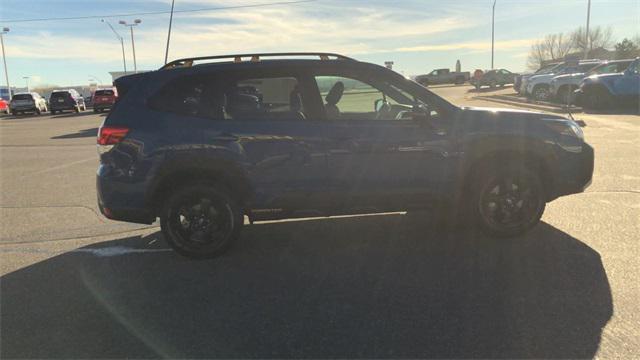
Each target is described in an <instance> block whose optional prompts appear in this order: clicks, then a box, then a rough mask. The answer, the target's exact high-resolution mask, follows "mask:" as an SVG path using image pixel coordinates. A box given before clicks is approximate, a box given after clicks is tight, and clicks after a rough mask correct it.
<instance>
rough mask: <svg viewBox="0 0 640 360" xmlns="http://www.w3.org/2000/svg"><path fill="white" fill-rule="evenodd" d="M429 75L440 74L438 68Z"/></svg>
mask: <svg viewBox="0 0 640 360" xmlns="http://www.w3.org/2000/svg"><path fill="white" fill-rule="evenodd" d="M429 75H433V76H436V75H438V70H433V71H432V72H431V73H430V74H429Z"/></svg>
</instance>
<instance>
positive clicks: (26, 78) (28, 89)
mask: <svg viewBox="0 0 640 360" xmlns="http://www.w3.org/2000/svg"><path fill="white" fill-rule="evenodd" d="M22 78H23V79H24V80H25V81H26V82H27V92H31V89H30V88H29V78H31V77H30V76H23V77H22Z"/></svg>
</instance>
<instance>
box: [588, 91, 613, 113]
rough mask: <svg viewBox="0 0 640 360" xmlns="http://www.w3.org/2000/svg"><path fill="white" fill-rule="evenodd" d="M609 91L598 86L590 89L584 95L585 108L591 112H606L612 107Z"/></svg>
mask: <svg viewBox="0 0 640 360" xmlns="http://www.w3.org/2000/svg"><path fill="white" fill-rule="evenodd" d="M611 102H612V98H611V94H609V91H607V90H606V89H604V88H602V87H600V86H598V87H591V88H588V89H587V91H586V92H585V94H584V100H583V107H585V108H587V109H591V110H605V109H607V108H609V107H610V106H611Z"/></svg>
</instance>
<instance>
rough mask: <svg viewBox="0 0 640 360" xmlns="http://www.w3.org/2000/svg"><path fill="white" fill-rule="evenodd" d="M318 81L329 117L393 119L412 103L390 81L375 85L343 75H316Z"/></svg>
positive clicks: (335, 118) (334, 118) (333, 118)
mask: <svg viewBox="0 0 640 360" xmlns="http://www.w3.org/2000/svg"><path fill="white" fill-rule="evenodd" d="M315 80H316V84H317V85H318V90H319V91H320V95H321V97H322V99H323V100H324V108H325V114H326V116H327V119H329V120H338V119H344V120H394V119H397V118H398V115H399V114H400V113H401V112H402V111H408V110H411V107H412V104H413V101H412V100H411V98H410V97H409V96H407V94H405V93H403V92H402V91H401V90H399V89H397V88H395V87H393V86H392V85H390V84H378V85H377V86H373V85H371V84H369V83H365V82H364V81H361V80H357V79H353V78H347V77H342V76H316V77H315ZM381 89H383V90H381Z"/></svg>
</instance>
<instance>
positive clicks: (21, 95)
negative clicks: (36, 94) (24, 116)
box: [13, 94, 33, 100]
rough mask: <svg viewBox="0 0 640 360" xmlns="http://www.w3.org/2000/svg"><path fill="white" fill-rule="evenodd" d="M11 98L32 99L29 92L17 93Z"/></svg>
mask: <svg viewBox="0 0 640 360" xmlns="http://www.w3.org/2000/svg"><path fill="white" fill-rule="evenodd" d="M13 100H33V97H31V95H30V94H18V95H14V96H13Z"/></svg>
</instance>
